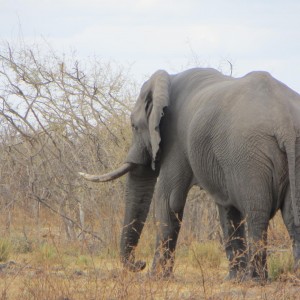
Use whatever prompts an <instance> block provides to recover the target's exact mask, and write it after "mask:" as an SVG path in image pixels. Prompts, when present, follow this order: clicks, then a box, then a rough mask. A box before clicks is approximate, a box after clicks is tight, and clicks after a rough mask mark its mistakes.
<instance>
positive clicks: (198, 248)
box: [189, 241, 223, 268]
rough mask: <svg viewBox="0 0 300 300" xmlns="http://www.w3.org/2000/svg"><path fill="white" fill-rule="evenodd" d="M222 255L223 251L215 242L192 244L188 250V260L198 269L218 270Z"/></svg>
mask: <svg viewBox="0 0 300 300" xmlns="http://www.w3.org/2000/svg"><path fill="white" fill-rule="evenodd" d="M222 255H223V251H221V249H220V245H219V244H218V243H217V242H215V241H209V242H205V243H198V242H193V243H192V244H191V246H190V249H189V259H190V260H191V261H192V263H193V264H194V265H198V266H199V267H203V266H204V267H210V268H218V267H219V266H220V264H221V260H222Z"/></svg>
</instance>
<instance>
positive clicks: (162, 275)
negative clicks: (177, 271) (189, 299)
mask: <svg viewBox="0 0 300 300" xmlns="http://www.w3.org/2000/svg"><path fill="white" fill-rule="evenodd" d="M149 278H151V279H152V280H155V281H163V280H172V279H174V278H175V277H174V274H173V273H170V272H154V271H151V272H150V273H149Z"/></svg>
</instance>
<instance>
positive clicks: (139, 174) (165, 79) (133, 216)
mask: <svg viewBox="0 0 300 300" xmlns="http://www.w3.org/2000/svg"><path fill="white" fill-rule="evenodd" d="M131 126H132V131H133V137H132V144H131V147H130V148H129V151H128V154H127V157H126V158H125V160H124V164H123V165H122V166H121V167H120V168H118V169H116V170H115V171H113V172H110V173H107V174H104V175H92V174H87V173H80V175H81V176H83V177H84V178H85V179H87V180H90V181H94V182H104V181H110V180H113V179H115V178H118V177H120V176H122V175H124V174H127V180H126V187H125V217H124V226H123V229H122V234H121V243H120V248H121V250H120V256H121V261H122V263H123V265H124V266H125V267H126V268H128V269H129V270H131V271H134V272H136V271H140V270H142V269H144V268H145V266H146V263H145V262H144V261H135V248H136V247H137V244H138V241H139V238H140V235H141V232H142V229H143V226H144V223H145V221H146V218H147V214H148V212H149V206H150V203H151V201H152V198H155V201H156V208H155V210H156V221H157V239H156V250H155V254H154V260H153V264H152V268H151V274H153V275H155V276H156V275H157V276H161V277H168V276H171V275H172V273H173V266H174V253H175V248H176V243H177V238H178V234H179V231H180V227H181V222H182V218H183V211H184V206H185V203H186V198H187V194H188V192H189V190H190V188H191V187H192V186H195V185H196V186H199V187H201V188H203V189H205V190H206V191H207V192H208V193H209V194H210V195H211V196H212V198H213V199H214V201H215V203H216V205H217V207H218V211H219V217H220V223H221V228H222V231H223V236H224V241H226V243H225V251H226V256H227V258H228V260H229V273H228V275H227V278H228V279H229V280H231V279H233V280H244V279H245V280H266V279H267V277H268V272H267V251H266V245H267V229H268V224H269V221H270V220H271V218H272V217H273V216H274V215H275V213H276V212H277V211H278V210H281V213H282V217H283V220H284V223H285V226H286V228H287V230H288V233H289V236H290V238H291V240H292V244H293V255H294V263H295V269H296V270H299V269H300V222H299V219H300V185H299V184H300V95H299V94H297V93H296V92H295V91H293V90H292V89H290V88H289V87H287V86H286V85H284V84H283V83H281V82H280V81H278V80H277V79H275V78H274V77H272V76H271V75H270V74H269V73H268V72H264V71H254V72H251V73H249V74H247V75H245V76H243V77H239V78H234V77H232V76H226V75H223V74H222V73H220V72H219V71H217V70H215V69H212V68H192V69H189V70H186V71H183V72H181V73H178V74H169V73H167V72H166V71H164V70H158V71H157V72H155V73H154V74H153V75H152V76H151V77H150V78H149V79H148V80H147V81H146V82H145V83H144V84H143V86H142V88H141V91H140V94H139V96H138V99H137V101H136V103H135V106H134V109H133V111H132V114H131ZM153 196H154V197H153Z"/></svg>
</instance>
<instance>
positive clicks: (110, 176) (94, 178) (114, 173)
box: [78, 163, 135, 182]
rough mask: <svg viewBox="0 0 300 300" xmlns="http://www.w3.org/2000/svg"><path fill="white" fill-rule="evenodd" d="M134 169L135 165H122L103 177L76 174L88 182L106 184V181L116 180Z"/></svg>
mask: <svg viewBox="0 0 300 300" xmlns="http://www.w3.org/2000/svg"><path fill="white" fill-rule="evenodd" d="M134 167H135V165H134V164H132V163H124V164H123V165H122V166H121V167H119V168H118V169H116V170H114V171H112V172H109V173H106V174H103V175H92V174H87V173H82V172H79V173H78V174H79V175H80V176H82V177H83V178H84V179H86V180H89V181H93V182H106V181H111V180H114V179H117V178H119V177H121V176H123V175H125V174H126V173H128V172H129V171H131V170H133V169H134Z"/></svg>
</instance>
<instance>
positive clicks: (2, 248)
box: [0, 239, 11, 262]
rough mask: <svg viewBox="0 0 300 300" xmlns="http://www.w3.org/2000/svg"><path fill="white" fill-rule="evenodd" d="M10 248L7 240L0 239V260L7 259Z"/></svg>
mask: <svg viewBox="0 0 300 300" xmlns="http://www.w3.org/2000/svg"><path fill="white" fill-rule="evenodd" d="M10 250H11V244H10V242H9V241H8V240H5V239H0V262H5V261H7V260H8V258H9V255H10Z"/></svg>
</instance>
